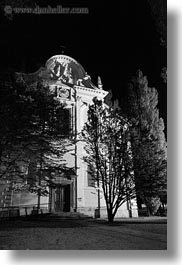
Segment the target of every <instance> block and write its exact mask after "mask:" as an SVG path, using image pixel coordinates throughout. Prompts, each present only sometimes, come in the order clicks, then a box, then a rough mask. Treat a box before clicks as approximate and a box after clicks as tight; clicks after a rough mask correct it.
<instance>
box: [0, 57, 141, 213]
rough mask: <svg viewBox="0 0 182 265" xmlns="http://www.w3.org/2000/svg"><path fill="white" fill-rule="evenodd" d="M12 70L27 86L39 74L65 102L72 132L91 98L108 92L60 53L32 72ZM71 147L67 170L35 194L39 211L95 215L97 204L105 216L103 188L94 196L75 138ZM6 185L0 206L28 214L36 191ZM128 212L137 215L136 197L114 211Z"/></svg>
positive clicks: (82, 119)
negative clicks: (46, 190)
mask: <svg viewBox="0 0 182 265" xmlns="http://www.w3.org/2000/svg"><path fill="white" fill-rule="evenodd" d="M16 74H17V76H19V78H22V79H23V80H24V81H25V82H27V83H28V84H29V85H30V86H31V85H32V86H33V85H34V84H35V82H36V80H37V79H38V78H41V79H42V80H43V84H44V85H45V86H48V87H49V89H50V90H51V91H54V92H55V93H56V97H57V99H58V100H59V102H60V104H62V103H63V104H64V105H65V108H64V109H65V115H67V116H68V119H67V120H68V123H69V125H68V127H69V128H71V129H72V131H73V132H74V134H75V135H77V134H78V133H79V132H81V130H82V129H83V126H84V124H85V122H86V121H87V111H88V108H89V105H90V104H92V100H93V98H95V97H97V98H98V99H100V100H103V101H104V98H105V97H106V96H107V94H108V92H107V91H105V90H104V89H103V86H102V82H101V79H100V78H98V84H97V86H96V85H94V84H93V83H92V80H91V77H90V76H89V75H88V74H87V72H86V71H85V70H84V68H83V67H82V65H81V64H80V63H78V62H77V61H76V60H75V59H73V58H71V57H69V56H66V55H64V54H63V55H55V56H52V57H51V58H49V59H48V60H47V62H46V64H45V67H40V69H38V70H37V71H36V72H34V73H29V74H25V73H16ZM73 149H74V154H75V155H72V154H71V153H70V152H67V153H66V154H65V156H64V159H65V160H66V161H67V165H68V166H69V167H70V171H68V173H67V174H65V175H64V176H61V177H60V176H59V175H58V176H56V178H55V183H54V184H55V185H54V186H53V187H49V195H48V196H44V197H40V198H39V200H40V201H39V203H40V209H41V210H42V211H43V212H79V213H83V214H86V215H88V216H92V217H97V210H98V207H99V208H100V216H101V217H106V216H107V210H106V204H105V200H104V195H103V192H102V190H100V196H99V198H98V190H97V188H96V187H94V183H93V180H92V177H91V174H90V173H89V168H88V165H87V164H86V162H84V160H83V156H84V155H85V150H84V144H83V143H82V142H79V141H78V142H77V141H76V142H75V146H74V147H73ZM72 168H75V170H72ZM8 185H9V182H8V180H7V181H5V180H4V182H3V183H1V188H0V193H1V194H0V199H1V205H0V207H2V208H1V209H3V208H4V209H5V208H6V207H13V206H14V207H16V206H17V207H19V209H20V214H22V215H23V214H24V213H25V211H26V213H28V214H29V213H30V211H32V207H33V205H34V206H35V207H36V205H37V200H38V199H37V195H36V194H31V193H28V192H26V191H21V192H16V191H13V190H11V191H10V190H8ZM98 199H99V201H98ZM29 206H30V207H29ZM31 206H32V207H31ZM131 216H132V217H137V216H138V210H137V203H136V199H132V200H130V201H128V202H126V203H124V204H123V205H122V206H121V207H120V208H119V209H118V212H117V214H116V217H131Z"/></svg>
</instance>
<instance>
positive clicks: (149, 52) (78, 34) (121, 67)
mask: <svg viewBox="0 0 182 265" xmlns="http://www.w3.org/2000/svg"><path fill="white" fill-rule="evenodd" d="M14 2H15V1H14ZM37 2H38V5H39V6H43V7H46V6H47V5H48V4H49V5H50V6H51V7H55V6H57V5H62V6H63V7H77V6H78V7H87V8H88V9H89V14H82V15H81V14H80V15H68V14H67V15H63V14H59V15H51V14H49V15H33V14H29V15H28V14H24V15H23V14H19V15H18V14H15V15H14V16H13V19H12V20H9V19H7V18H6V17H5V16H4V11H3V8H1V22H0V23H1V24H0V31H1V39H0V57H1V64H0V68H1V69H0V71H5V70H8V69H14V70H15V71H19V70H23V71H25V72H33V71H36V70H37V69H38V68H39V67H40V65H44V64H45V62H46V60H47V59H49V58H50V57H51V56H53V55H56V54H61V45H63V46H65V47H66V49H65V54H66V55H68V56H71V57H73V58H74V59H76V60H77V61H78V62H80V63H81V65H82V66H83V67H84V69H85V70H86V71H87V72H88V74H89V75H91V77H92V80H93V82H94V83H95V84H96V80H97V76H98V75H99V76H101V79H102V82H103V85H104V89H105V90H109V89H111V90H112V91H113V94H114V97H115V98H118V99H120V98H121V97H122V95H123V93H124V91H126V87H127V83H128V81H129V79H130V78H131V76H132V75H134V74H135V73H136V71H137V70H138V69H141V70H142V71H143V73H144V74H145V75H147V77H148V81H149V85H150V86H154V87H155V88H157V90H158V92H159V108H160V116H162V117H163V118H164V119H165V121H166V104H167V103H166V101H167V99H166V97H167V92H166V90H167V89H166V85H165V84H164V83H163V82H162V79H161V77H160V73H161V69H162V67H163V66H166V60H167V58H166V49H165V48H163V47H161V45H160V36H159V35H158V33H157V30H156V26H155V23H154V21H153V19H152V16H151V13H150V9H149V6H148V3H147V0H140V1H135V0H132V1H131V0H127V1H117V3H114V2H106V1H97V2H96V1H95V3H94V4H93V2H91V1H90V3H88V2H87V1H83V0H82V1H68V0H67V1H45V0H44V1H37ZM71 2H72V3H71ZM41 3H42V4H41ZM91 3H92V4H91ZM14 6H15V4H14Z"/></svg>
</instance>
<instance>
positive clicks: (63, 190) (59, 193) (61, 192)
mask: <svg viewBox="0 0 182 265" xmlns="http://www.w3.org/2000/svg"><path fill="white" fill-rule="evenodd" d="M54 205H55V211H56V212H69V211H70V185H64V186H63V185H60V186H57V187H56V190H55V204H54Z"/></svg>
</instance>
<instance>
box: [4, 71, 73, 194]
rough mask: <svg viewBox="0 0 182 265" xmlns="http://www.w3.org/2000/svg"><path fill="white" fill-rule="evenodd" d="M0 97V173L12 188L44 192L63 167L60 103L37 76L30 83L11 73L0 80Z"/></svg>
mask: <svg viewBox="0 0 182 265" xmlns="http://www.w3.org/2000/svg"><path fill="white" fill-rule="evenodd" d="M0 99H1V107H0V122H1V126H0V136H1V141H0V150H1V156H0V159H1V160H0V177H1V178H6V179H7V178H8V179H9V180H10V181H11V182H12V183H13V185H14V188H15V189H16V190H21V189H26V190H28V191H30V192H35V193H37V194H38V195H39V197H40V195H46V194H47V186H49V185H51V184H52V183H53V179H54V177H55V175H56V174H57V175H59V176H61V174H62V173H63V172H65V171H66V170H67V167H66V165H65V164H64V163H63V155H64V153H65V152H66V145H68V144H69V143H68V141H67V140H66V138H67V137H68V136H69V131H65V128H66V125H65V122H68V121H64V120H63V119H61V121H60V111H63V110H64V106H63V105H61V104H60V103H59V102H58V101H57V100H56V97H55V93H53V92H51V91H50V90H49V87H45V86H43V84H42V82H41V80H37V83H36V85H34V86H30V85H28V84H27V83H25V82H23V81H22V80H20V81H17V80H15V79H14V76H12V77H11V79H10V80H9V81H8V83H7V80H6V82H1V97H0Z"/></svg>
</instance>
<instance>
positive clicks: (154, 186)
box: [125, 70, 167, 213]
mask: <svg viewBox="0 0 182 265" xmlns="http://www.w3.org/2000/svg"><path fill="white" fill-rule="evenodd" d="M126 102H127V104H126V105H125V113H126V114H127V116H128V118H129V121H130V123H131V129H130V133H131V145H132V155H133V163H134V172H135V183H136V192H137V196H138V199H139V200H142V201H143V202H144V203H145V204H146V205H147V206H148V208H149V210H150V212H151V213H154V212H153V209H151V207H150V206H151V201H152V200H153V201H154V198H157V197H159V196H160V195H161V194H164V193H166V175H167V172H166V166H167V147H166V140H165V135H164V122H163V119H162V118H159V110H158V108H157V104H158V93H157V90H156V89H155V88H150V87H149V86H148V81H147V78H146V77H145V76H144V75H143V73H142V72H141V71H140V70H139V71H138V72H137V74H136V76H135V77H133V78H132V80H131V82H130V84H129V87H128V98H127V101H126ZM155 201H157V200H155Z"/></svg>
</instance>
